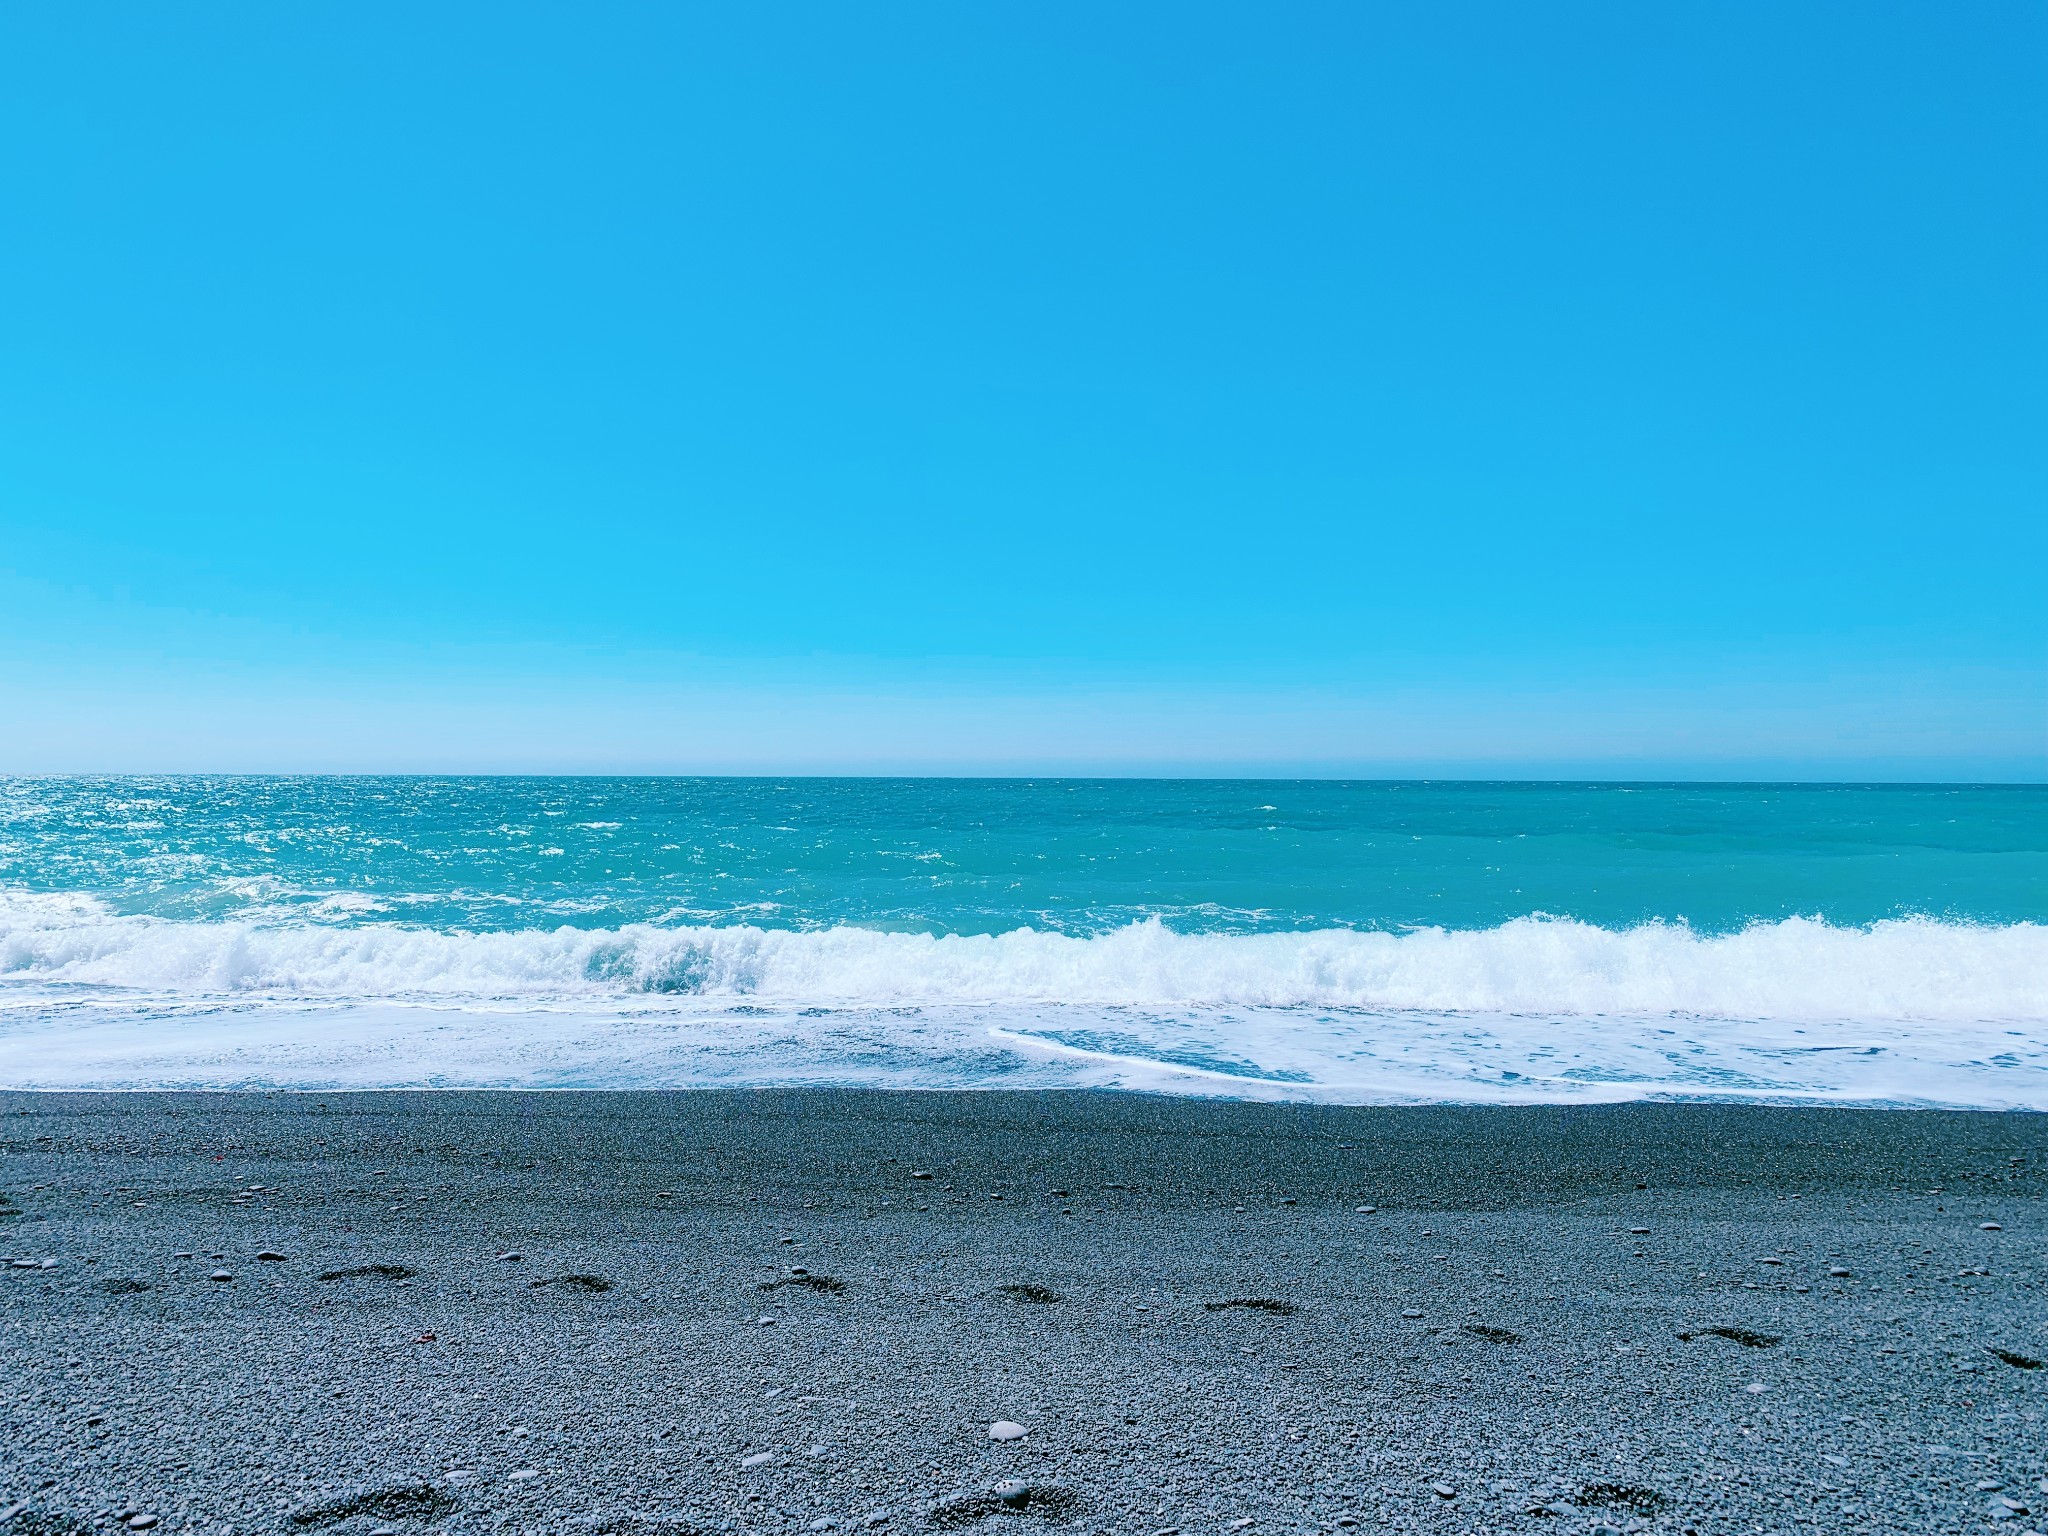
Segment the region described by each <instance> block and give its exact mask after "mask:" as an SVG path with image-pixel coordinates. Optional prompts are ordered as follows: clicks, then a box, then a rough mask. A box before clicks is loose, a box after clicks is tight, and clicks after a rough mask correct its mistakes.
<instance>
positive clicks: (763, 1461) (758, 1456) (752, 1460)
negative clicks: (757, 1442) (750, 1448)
mask: <svg viewBox="0 0 2048 1536" xmlns="http://www.w3.org/2000/svg"><path fill="white" fill-rule="evenodd" d="M774 1459H775V1453H774V1452H773V1451H756V1452H754V1454H753V1455H751V1456H742V1457H741V1458H740V1465H741V1466H743V1467H765V1466H767V1465H768V1463H769V1462H771V1461H773V1460H774Z"/></svg>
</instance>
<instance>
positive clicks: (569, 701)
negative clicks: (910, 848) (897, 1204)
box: [0, 3, 2048, 778]
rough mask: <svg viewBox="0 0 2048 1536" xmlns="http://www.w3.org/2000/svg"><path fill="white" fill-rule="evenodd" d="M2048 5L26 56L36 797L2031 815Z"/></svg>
mask: <svg viewBox="0 0 2048 1536" xmlns="http://www.w3.org/2000/svg"><path fill="white" fill-rule="evenodd" d="M2043 57H2048V10H2043V9H2042V8H2041V7H2040V6H2038V5H2035V4H2032V3H2027V4H2017V3H2014V4H1997V3H1989V4H1981V5H1971V6H1966V7H1935V6H1927V5H1886V4H1866V3H1857V4H1842V5H1799V4H1795V5H1789V6H1788V5H1782V4H1772V5H1747V6H1745V5H1734V6H1716V7H1689V8H1679V7H1645V6H1641V5H1636V4H1615V5H1573V4H1561V5H1554V6H1540V7H1537V6H1528V5H1521V4H1503V5H1455V4H1454V5H1443V6H1438V5H1429V6H1422V5H1416V6H1406V7H1394V6H1361V5H1355V4H1344V5H1330V6H1313V5H1297V6H1285V7H1253V6H1238V7H1213V6H1202V5H1189V4H1174V5H1171V6H1166V5H1161V6H1140V5H1124V6H1115V7H1082V6H1077V5H1051V6H1046V5H1030V6H1026V5H1007V6H1005V5H996V6H959V5H931V6H908V5H880V6H865V7H850V6H842V5H833V6H825V5H820V6H806V5H780V6H775V7H726V8H713V7H684V6H677V5H668V4H662V5H647V6H634V5H598V6H570V5H556V6H537V5H522V4H507V3H497V4H492V5H488V6H485V5H477V6H463V5H456V4H445V5H436V6H430V7H404V8H401V7H396V6H383V7H362V6H340V5H318V4H306V5H295V6H291V7H278V6H272V5H257V4H250V5H246V6H225V5H213V4H196V5H181V6H177V7H163V6H142V5H134V6H120V5H106V6H94V7H89V8H77V7H54V6H46V7H31V6H15V7H10V8H8V9H7V10H6V11H5V12H4V13H0V293H4V294H5V295H6V310H5V330H4V334H0V770H8V769H12V770H39V769H138V770H148V769H170V768H219V769H234V768H247V769H326V768H333V769H359V768H360V769H406V768H420V769H429V770H443V769H462V768H471V769H480V770H494V769H525V768H533V769H594V770H612V769H631V770H657V771H658V770H666V769H676V770H731V769H738V770H746V769H766V770H771V771H784V770H815V771H831V770H836V769H848V770H867V769H878V770H890V771H898V770H912V771H915V770H920V769H928V770H935V771H983V770H993V771H1004V770H1019V771H1032V772H1044V771H1054V770H1074V771H1098V770H1101V771H1147V770H1165V771H1248V772H1260V771H1273V772H1337V773H1347V772H1428V773H1481V774H1493V773H1505V774H1515V773H1534V774H1547V773H1570V774H1576V773H1602V774H1618V775H1623V776H1628V775H1634V774H1645V775H1652V776H1663V775H1678V776H1709V777H1715V776H1728V775H1736V776H1742V775H1748V774H1756V775H1763V776H1779V775H1786V776H1820V777H1837V776H1851V777H1861V776H1886V777H1893V776H1905V777H2027V778H2039V777H2042V776H2043V775H2044V773H2048V601H2044V600H2043V598H2042V595H2041V593H2042V588H2043V584H2044V583H2043V576H2044V573H2048V433H2044V432H2043V430H2042V423H2043V422H2044V421H2048V365H2044V359H2048V280H2044V277H2043V274H2044V273H2048V197H2044V195H2043V194H2044V186H2048V182H2044V172H2048V92H2044V91H2043V90H2042V89H2041V87H2040V61H2041V59H2042V58H2043Z"/></svg>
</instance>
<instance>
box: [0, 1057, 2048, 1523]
mask: <svg viewBox="0 0 2048 1536" xmlns="http://www.w3.org/2000/svg"><path fill="white" fill-rule="evenodd" d="M2043 1130H2044V1121H2043V1120H2042V1118H2041V1117H2039V1116H2035V1115H2022V1114H2005V1115H2001V1114H1971V1113H1942V1112H1933V1111H1899V1112H1891V1111H1865V1110H1805V1109H1783V1108H1763V1107H1720V1106H1707V1105H1639V1106H1613V1107H1581V1108H1541V1109H1535V1108H1532V1109H1506V1108H1491V1109H1488V1108H1459V1107H1427V1108H1363V1109H1356V1108H1337V1107H1325V1106H1301V1105H1259V1104H1245V1103H1232V1102H1221V1101H1203V1100H1188V1099H1170V1098H1161V1097H1149V1096H1137V1095H1121V1094H1107V1093H1075V1094H1058V1093H1032V1094H1010V1093H1000V1092H984V1093H963V1094H953V1093H881V1092H861V1091H841V1090H831V1089H811V1090H789V1091H762V1092H692V1093H548V1094H518V1093H469V1092H462V1093H398V1092H381V1093H349V1094H327V1095H317V1094H306V1095H266V1094H258V1093H248V1094H240V1095H236V1094H198V1093H140V1094H125V1095H92V1094H34V1095H32V1094H7V1095H0V1152H4V1164H0V1169H4V1177H0V1195H4V1201H0V1205H4V1209H5V1211H6V1213H7V1214H5V1215H0V1251H4V1253H5V1255H6V1257H7V1261H8V1262H7V1267H6V1269H5V1271H4V1273H0V1316H4V1319H5V1328H4V1342H0V1350H4V1354H0V1379H4V1383H5V1391H4V1407H0V1536H46V1533H57V1532H71V1531H80V1532H83V1531H93V1532H111V1531H114V1530H118V1529H135V1530H156V1531H203V1532H227V1531H230V1530H232V1531H234V1532H270V1531H280V1532H304V1533H308V1536H372V1533H375V1532H391V1533H405V1536H411V1533H425V1532H447V1533H450V1536H454V1533H460V1532H475V1531H500V1530H503V1531H564V1532H636V1533H637V1532H647V1533H654V1532H671V1533H675V1536H688V1533H691V1532H723V1531H755V1530H760V1531H831V1530H837V1531H870V1530H872V1531H878V1532H884V1533H888V1532H896V1533H909V1532H931V1531H947V1530H966V1529H969V1528H980V1527H986V1528H987V1529H988V1530H990V1531H1002V1530H1009V1531H1014V1532H1016V1533H1017V1536H1026V1533H1028V1532H1030V1531H1032V1530H1034V1529H1043V1530H1047V1531H1052V1530H1075V1531H1083V1532H1117V1533H1124V1532H1129V1533H1141V1536H1162V1533H1168V1532H1172V1533H1178V1536H1198V1533H1210V1532H1215V1533H1232V1532H1253V1533H1271V1532H1281V1531H1285V1532H1290V1533H1293V1532H1338V1531H1343V1530H1347V1529H1354V1528H1363V1529H1366V1530H1398V1531H1427V1532H1492V1531H1518V1532H1519V1531H1531V1532H1534V1531H1544V1532H1572V1533H1599V1532H1614V1531H1636V1530H1654V1531H1669V1532H1674V1533H1676V1532H1688V1531H1690V1532H1701V1533H1708V1532H1712V1533H1721V1532H1728V1533H1737V1532H1740V1533H1753V1532H1789V1531H1817V1532H1851V1531H1854V1532H1878V1531H1884V1532H1892V1531H1896V1532H1913V1533H1930V1532H1977V1531H1992V1530H1997V1531H2003V1532H2007V1533H2019V1532H2025V1531H2040V1530H2048V1481H2044V1479H2048V1438H2044V1433H2043V1431H2044V1423H2043V1418H2042V1413H2043V1408H2044V1400H2048V1369H2042V1368H2041V1367H2040V1362H2041V1361H2042V1360H2043V1359H2048V1310H2044V1307H2043V1299H2044V1298H2043V1293H2042V1290H2041V1284H2040V1281H2041V1274H2042V1271H2041V1263H2040V1261H2041V1258H2042V1252H2043V1247H2042V1242H2041V1238H2040V1228H2039V1225H2038V1221H2037V1219H2036V1218H2037V1214H2038V1211H2039V1200H2040V1192H2041V1188H2042V1175H2043V1170H2044V1169H2048V1145H2044V1142H2048V1138H2044V1136H2043Z"/></svg>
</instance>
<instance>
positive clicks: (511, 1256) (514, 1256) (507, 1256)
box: [498, 1253, 525, 1264]
mask: <svg viewBox="0 0 2048 1536" xmlns="http://www.w3.org/2000/svg"><path fill="white" fill-rule="evenodd" d="M498 1257H499V1258H500V1259H502V1260H503V1261H504V1262H505V1263H507V1264H517V1263H518V1262H519V1261H520V1260H521V1259H523V1258H524V1257H525V1255H524V1254H519V1253H501V1254H499V1255H498Z"/></svg>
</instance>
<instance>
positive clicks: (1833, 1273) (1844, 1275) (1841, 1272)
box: [1828, 1264, 1849, 1280]
mask: <svg viewBox="0 0 2048 1536" xmlns="http://www.w3.org/2000/svg"><path fill="white" fill-rule="evenodd" d="M1828 1278H1829V1279H1831V1280H1846V1279H1848V1278H1849V1271H1848V1270H1846V1269H1844V1268H1842V1266H1841V1265H1839V1264H1837V1265H1836V1266H1835V1267H1834V1268H1833V1269H1831V1270H1829V1271H1828Z"/></svg>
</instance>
